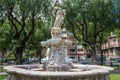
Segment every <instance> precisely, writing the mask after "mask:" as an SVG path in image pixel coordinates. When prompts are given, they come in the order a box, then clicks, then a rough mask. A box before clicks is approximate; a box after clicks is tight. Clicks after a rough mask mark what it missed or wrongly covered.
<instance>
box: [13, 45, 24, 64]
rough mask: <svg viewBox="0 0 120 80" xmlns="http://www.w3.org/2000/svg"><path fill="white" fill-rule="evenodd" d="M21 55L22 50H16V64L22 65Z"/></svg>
mask: <svg viewBox="0 0 120 80" xmlns="http://www.w3.org/2000/svg"><path fill="white" fill-rule="evenodd" d="M22 55H23V48H20V47H19V48H17V49H16V54H15V58H16V64H18V65H19V64H23V60H22Z"/></svg>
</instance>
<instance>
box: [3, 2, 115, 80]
mask: <svg viewBox="0 0 120 80" xmlns="http://www.w3.org/2000/svg"><path fill="white" fill-rule="evenodd" d="M53 15H54V16H55V22H54V25H53V27H52V28H51V36H52V38H51V39H49V40H47V41H42V42H41V45H42V46H43V47H46V48H47V49H48V50H47V56H46V58H45V61H44V63H43V64H36V65H15V66H6V67H5V68H4V69H5V70H6V71H7V73H8V75H9V77H8V80H110V79H109V73H110V71H112V70H113V68H110V67H104V66H97V65H82V64H73V63H71V61H70V59H69V58H68V56H67V47H68V46H69V45H71V44H72V42H71V41H69V40H63V39H62V38H61V35H62V29H61V26H62V24H63V22H64V17H65V10H64V9H62V8H60V7H59V2H58V1H56V3H55V6H54V9H53Z"/></svg>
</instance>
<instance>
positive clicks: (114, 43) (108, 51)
mask: <svg viewBox="0 0 120 80" xmlns="http://www.w3.org/2000/svg"><path fill="white" fill-rule="evenodd" d="M102 52H103V54H104V56H105V57H106V60H108V61H109V60H110V58H120V41H119V39H118V38H117V37H116V35H113V34H111V35H110V36H109V38H108V41H107V42H106V43H104V44H103V45H102Z"/></svg>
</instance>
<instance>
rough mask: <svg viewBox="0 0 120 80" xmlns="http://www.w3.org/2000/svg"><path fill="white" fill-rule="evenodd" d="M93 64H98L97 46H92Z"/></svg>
mask: <svg viewBox="0 0 120 80" xmlns="http://www.w3.org/2000/svg"><path fill="white" fill-rule="evenodd" d="M91 48H92V62H93V64H96V63H97V55H96V49H95V46H92V47H91Z"/></svg>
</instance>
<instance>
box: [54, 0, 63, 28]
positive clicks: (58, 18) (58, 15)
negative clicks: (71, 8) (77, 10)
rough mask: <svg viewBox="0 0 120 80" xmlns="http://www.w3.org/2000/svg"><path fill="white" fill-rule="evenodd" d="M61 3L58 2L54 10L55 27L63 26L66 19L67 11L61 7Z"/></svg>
mask: <svg viewBox="0 0 120 80" xmlns="http://www.w3.org/2000/svg"><path fill="white" fill-rule="evenodd" d="M59 5H60V4H59V1H58V0H56V2H55V5H54V9H53V16H55V22H54V25H53V27H61V26H62V24H63V20H64V18H65V10H64V9H61V8H60V7H59Z"/></svg>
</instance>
